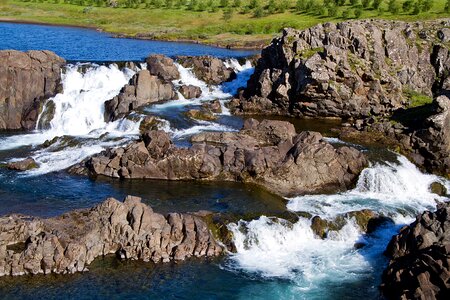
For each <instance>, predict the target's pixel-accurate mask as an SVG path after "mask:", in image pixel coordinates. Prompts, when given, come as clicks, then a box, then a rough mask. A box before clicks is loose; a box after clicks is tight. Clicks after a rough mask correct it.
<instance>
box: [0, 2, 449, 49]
mask: <svg viewBox="0 0 450 300" xmlns="http://www.w3.org/2000/svg"><path fill="white" fill-rule="evenodd" d="M442 17H450V0H0V20H16V21H29V22H43V23H51V24H65V25H78V26H89V27H95V28H99V29H102V30H104V31H108V32H111V33H116V34H123V35H127V36H139V37H142V38H155V39H161V40H192V41H199V42H203V43H209V44H217V45H221V46H227V45H231V46H233V47H244V46H246V47H252V46H253V47H255V46H259V45H262V44H265V43H267V42H268V41H269V40H270V39H271V38H272V37H273V36H274V35H276V34H277V33H278V32H279V31H280V29H281V28H283V27H295V28H299V29H303V28H307V27H310V26H313V25H315V24H317V23H322V22H327V21H333V22H337V21H342V20H346V19H356V18H385V19H398V20H426V19H436V18H442Z"/></svg>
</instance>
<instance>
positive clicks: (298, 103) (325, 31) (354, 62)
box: [231, 20, 450, 118]
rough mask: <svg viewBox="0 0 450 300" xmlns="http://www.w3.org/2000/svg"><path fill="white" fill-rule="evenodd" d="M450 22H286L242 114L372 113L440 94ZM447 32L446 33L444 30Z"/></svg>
mask: <svg viewBox="0 0 450 300" xmlns="http://www.w3.org/2000/svg"><path fill="white" fill-rule="evenodd" d="M449 27H450V21H448V20H444V21H432V22H416V23H405V22H398V21H384V20H356V21H348V22H341V23H338V24H334V23H325V24H320V25H317V26H314V27H312V28H309V29H306V30H301V31H300V30H294V29H285V30H284V31H283V34H282V36H281V37H280V38H276V39H274V40H273V42H272V43H271V44H270V45H269V46H268V47H266V48H265V49H264V50H263V51H262V55H261V58H260V59H259V60H258V63H257V65H256V68H255V73H254V74H253V76H252V77H251V79H250V80H249V82H248V87H247V88H246V90H245V92H244V94H243V95H241V98H240V99H239V100H235V101H233V102H232V103H231V105H232V107H233V109H234V110H235V111H236V112H238V113H272V114H282V115H294V116H310V117H317V116H320V117H342V118H349V117H352V118H365V117H368V116H376V115H387V114H390V113H392V112H393V111H394V110H396V109H398V108H401V107H406V106H408V105H409V103H408V102H409V99H408V96H407V95H406V94H407V93H408V92H411V91H413V92H415V93H419V94H423V95H427V96H430V97H431V96H432V94H433V92H434V91H435V90H436V89H438V88H439V86H442V85H443V84H444V81H445V78H444V77H445V76H447V75H448V70H449V69H450V56H449V48H448V44H446V43H445V42H444V40H445V38H446V36H447V34H446V32H447V29H448V28H449ZM444 31H445V32H444Z"/></svg>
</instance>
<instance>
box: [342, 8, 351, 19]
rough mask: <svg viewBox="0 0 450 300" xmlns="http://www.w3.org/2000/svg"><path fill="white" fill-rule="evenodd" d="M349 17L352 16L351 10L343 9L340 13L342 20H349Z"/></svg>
mask: <svg viewBox="0 0 450 300" xmlns="http://www.w3.org/2000/svg"><path fill="white" fill-rule="evenodd" d="M351 15H352V10H351V9H345V10H343V11H342V18H343V19H349V18H350V16H351Z"/></svg>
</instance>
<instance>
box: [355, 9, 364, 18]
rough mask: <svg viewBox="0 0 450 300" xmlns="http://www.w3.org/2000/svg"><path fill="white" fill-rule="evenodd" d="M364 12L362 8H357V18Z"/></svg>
mask: <svg viewBox="0 0 450 300" xmlns="http://www.w3.org/2000/svg"><path fill="white" fill-rule="evenodd" d="M362 14H363V10H362V8H357V9H355V18H357V19H359V18H361V16H362Z"/></svg>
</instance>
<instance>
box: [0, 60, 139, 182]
mask: <svg viewBox="0 0 450 300" xmlns="http://www.w3.org/2000/svg"><path fill="white" fill-rule="evenodd" d="M133 74H134V72H133V71H131V70H129V69H124V70H119V69H118V67H117V66H116V65H114V64H112V65H110V66H98V65H92V66H89V67H88V68H87V69H86V71H85V72H82V71H81V70H80V65H69V66H67V69H66V72H65V73H63V74H62V84H63V92H62V93H60V94H57V95H56V96H55V97H53V98H51V99H49V100H48V101H53V103H54V106H55V112H54V116H53V118H52V119H51V121H50V124H49V128H48V129H40V128H36V130H35V131H34V132H33V133H30V134H22V135H15V136H10V137H7V138H6V139H4V140H2V141H0V150H7V149H15V148H20V147H24V146H31V147H36V146H38V145H40V144H42V143H43V142H45V141H46V140H51V139H53V138H55V137H62V136H70V137H77V139H76V141H77V146H72V147H66V148H57V149H58V150H55V146H51V147H49V148H48V149H42V150H38V151H35V152H34V153H33V154H32V155H31V156H32V157H33V158H34V159H35V160H36V161H37V162H38V164H39V165H40V167H39V168H38V169H34V170H32V171H29V172H27V174H33V175H37V174H45V173H48V172H52V171H58V170H61V169H65V168H67V167H69V166H71V165H73V164H75V163H77V162H79V161H81V160H83V159H84V158H86V157H88V156H90V155H93V154H95V153H98V152H100V151H102V150H104V149H105V148H106V147H110V146H118V145H121V144H123V143H124V142H125V141H129V140H130V139H133V138H136V137H137V135H138V133H139V123H140V122H139V121H138V122H134V121H131V120H118V121H115V122H105V120H104V103H105V101H107V100H110V99H111V98H113V97H114V96H116V95H117V94H118V93H119V92H120V90H121V88H122V87H123V86H124V85H125V84H126V83H128V81H129V79H130V78H131V77H132V76H133ZM48 101H47V103H48ZM41 115H42V113H41ZM40 118H41V116H40V117H39V118H38V119H40ZM37 124H39V122H38V123H37Z"/></svg>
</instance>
